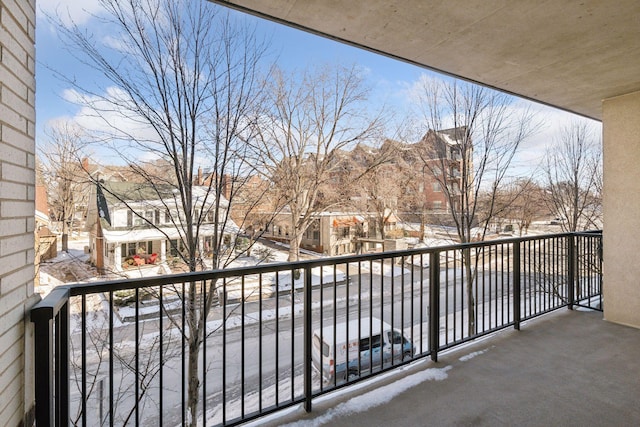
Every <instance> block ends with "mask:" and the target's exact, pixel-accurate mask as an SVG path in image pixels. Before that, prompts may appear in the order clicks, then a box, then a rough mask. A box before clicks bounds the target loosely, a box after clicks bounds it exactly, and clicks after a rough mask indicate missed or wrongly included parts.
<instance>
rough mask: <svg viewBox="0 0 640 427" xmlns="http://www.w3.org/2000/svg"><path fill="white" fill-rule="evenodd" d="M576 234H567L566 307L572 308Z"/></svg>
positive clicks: (575, 265)
mask: <svg viewBox="0 0 640 427" xmlns="http://www.w3.org/2000/svg"><path fill="white" fill-rule="evenodd" d="M577 253H578V251H576V236H575V234H570V235H568V236H567V307H568V308H569V310H573V305H574V304H575V286H576V267H577V260H576V255H577Z"/></svg>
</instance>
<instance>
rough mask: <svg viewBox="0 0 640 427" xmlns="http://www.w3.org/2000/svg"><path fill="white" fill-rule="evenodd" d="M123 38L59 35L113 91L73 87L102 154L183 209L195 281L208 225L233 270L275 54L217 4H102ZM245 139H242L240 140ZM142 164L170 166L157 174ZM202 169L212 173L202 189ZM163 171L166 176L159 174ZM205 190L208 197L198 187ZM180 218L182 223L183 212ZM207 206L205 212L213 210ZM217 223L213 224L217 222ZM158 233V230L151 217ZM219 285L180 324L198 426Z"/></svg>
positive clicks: (185, 253)
mask: <svg viewBox="0 0 640 427" xmlns="http://www.w3.org/2000/svg"><path fill="white" fill-rule="evenodd" d="M101 3H102V5H103V6H104V10H105V12H106V14H104V15H100V19H102V20H103V22H106V23H107V24H108V25H110V30H111V31H112V34H113V35H112V36H111V37H110V38H109V39H108V40H107V43H106V44H99V43H98V41H97V40H96V39H94V38H93V37H92V36H90V35H87V34H86V33H85V32H84V31H83V30H82V29H81V28H79V27H77V26H75V25H73V24H72V25H70V26H66V27H65V26H64V25H63V24H60V29H61V32H62V34H63V35H64V36H66V40H67V42H68V45H69V47H70V51H72V52H73V53H74V54H75V55H76V56H77V57H78V58H79V59H80V60H81V61H82V62H83V63H85V64H86V65H88V66H89V67H91V68H92V69H93V70H95V71H96V72H97V73H98V74H100V75H102V76H103V77H104V78H105V79H106V81H107V82H108V85H109V86H108V87H101V88H99V89H98V90H88V89H87V88H86V87H81V86H78V84H77V83H76V82H75V81H74V80H73V79H68V80H67V81H68V82H69V83H71V84H73V85H74V86H75V87H76V89H77V90H78V92H79V93H80V94H81V95H79V99H80V102H82V103H83V104H84V105H85V107H87V108H88V109H89V110H90V111H91V112H92V115H93V116H94V117H96V118H98V119H100V120H101V122H102V124H103V129H102V130H103V131H104V135H102V137H103V139H102V142H103V144H102V145H103V146H104V145H106V143H108V144H109V145H110V146H111V147H112V148H113V149H114V150H115V151H116V152H117V153H120V154H121V155H122V157H123V158H125V159H126V160H127V163H129V164H130V165H131V168H132V169H133V170H135V171H136V172H137V173H138V175H139V177H140V179H141V180H142V181H143V182H145V183H146V184H147V185H148V187H149V188H152V189H155V191H156V193H157V199H158V200H160V201H164V200H167V198H166V189H167V188H171V189H172V193H173V194H174V197H173V198H172V199H171V200H168V201H167V204H166V208H167V209H168V210H169V212H170V214H171V222H172V223H173V224H174V226H175V227H176V229H177V230H179V232H180V240H181V242H182V247H183V248H184V250H182V251H180V252H179V256H181V257H182V259H183V261H184V263H185V264H186V265H187V268H188V269H189V270H190V271H194V270H196V269H198V268H199V267H200V265H201V262H200V261H201V259H200V257H201V253H202V251H201V250H200V249H201V248H200V247H199V241H200V239H199V237H200V231H201V225H202V224H203V222H205V220H206V219H207V218H209V217H211V216H212V217H213V221H214V224H215V230H216V232H215V235H214V237H213V241H212V248H211V249H212V251H211V252H212V254H213V255H212V264H213V267H214V268H219V267H223V266H225V265H228V263H229V262H231V261H232V259H233V256H234V255H233V254H234V251H229V250H225V248H226V247H227V243H230V244H233V243H234V242H235V241H236V239H231V241H230V242H225V238H224V235H225V234H226V233H237V232H238V231H239V230H241V229H242V224H238V227H234V224H233V223H232V221H231V220H230V217H229V215H230V214H229V212H230V210H231V205H232V204H233V203H234V200H233V199H234V195H235V194H236V193H237V192H238V191H239V189H240V188H241V187H242V186H243V185H244V183H245V182H246V180H247V179H248V178H247V175H246V172H247V171H246V170H245V167H244V165H245V163H244V161H243V156H244V153H243V150H244V147H245V142H246V141H250V140H251V137H252V136H251V133H250V132H251V129H250V127H249V124H250V123H252V119H251V117H252V116H253V115H254V112H255V110H256V109H257V106H256V103H257V102H258V101H259V94H260V93H261V91H260V90H259V89H260V86H259V84H260V82H261V81H262V80H263V79H259V78H258V74H257V70H258V64H259V63H260V62H261V61H262V60H263V59H264V57H265V53H266V50H267V46H268V45H267V43H266V42H265V41H264V40H261V39H259V38H258V37H257V36H256V34H255V31H254V28H252V27H250V26H248V25H247V24H245V23H243V22H240V21H234V20H232V19H231V18H230V16H229V15H228V13H227V12H223V11H222V9H221V8H218V7H216V6H214V5H211V4H209V3H208V2H201V1H198V2H193V1H186V0H184V1H174V0H145V1H137V0H136V1H134V0H130V1H116V0H103V1H102V2H101ZM240 135H242V138H240ZM143 158H147V159H148V158H152V159H153V160H154V161H158V160H160V161H162V162H164V164H165V165H166V167H165V168H162V169H161V173H154V168H151V167H149V166H150V165H149V164H148V163H145V162H144V161H143V160H142V159H143ZM199 162H202V163H204V164H202V166H203V167H204V168H205V169H206V170H208V172H209V173H208V174H207V179H206V180H204V181H203V182H197V168H198V166H199ZM155 170H157V169H155ZM196 186H197V187H198V189H197V191H196V188H195V187H196ZM174 206H177V207H178V209H177V211H174V209H171V208H173V207H174ZM202 206H206V207H207V208H206V209H202V208H201V207H202ZM211 214H212V215H211ZM140 219H141V220H142V221H144V222H145V223H147V224H148V225H149V226H154V224H153V223H152V222H151V221H149V220H148V219H147V218H143V217H140ZM216 286H217V284H216V283H215V281H212V282H211V283H210V284H209V285H208V290H207V292H206V299H204V301H202V302H200V301H199V299H198V298H199V294H200V293H199V292H200V291H199V290H198V289H197V288H198V287H197V286H196V284H195V283H190V284H189V285H188V286H187V289H186V292H185V293H184V295H182V298H184V299H185V300H186V304H185V305H186V307H187V314H186V324H184V325H183V324H182V323H181V320H179V319H177V320H176V319H174V320H172V321H175V325H176V327H178V328H179V329H180V330H181V332H182V333H183V334H184V336H185V338H186V341H187V347H188V362H187V365H188V374H187V375H188V397H187V400H188V401H187V405H188V408H189V415H190V419H189V421H188V422H189V424H191V425H195V424H196V420H197V406H198V401H199V390H200V379H199V378H200V377H201V374H202V373H200V372H199V365H198V356H199V353H200V349H201V345H202V342H203V338H204V330H205V322H206V320H207V316H208V314H209V312H210V310H211V307H212V304H213V301H214V298H215V297H216V292H215V290H216Z"/></svg>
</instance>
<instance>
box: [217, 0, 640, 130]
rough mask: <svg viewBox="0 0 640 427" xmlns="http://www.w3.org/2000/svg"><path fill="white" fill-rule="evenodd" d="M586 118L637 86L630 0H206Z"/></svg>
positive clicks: (639, 5) (636, 36)
mask: <svg viewBox="0 0 640 427" xmlns="http://www.w3.org/2000/svg"><path fill="white" fill-rule="evenodd" d="M213 1H215V2H217V3H221V4H227V5H231V6H232V7H236V8H239V9H242V10H246V11H248V12H250V13H254V14H257V15H260V16H264V17H267V18H269V19H273V20H276V21H278V22H281V23H284V24H287V25H291V26H294V27H299V28H304V29H306V30H308V31H311V32H314V33H317V34H320V35H323V36H326V37H329V38H333V39H337V40H340V41H344V42H346V43H350V44H353V45H356V46H360V47H363V48H365V49H369V50H372V51H374V52H378V53H382V54H385V55H388V56H391V57H394V58H398V59H401V60H405V61H408V62H411V63H414V64H417V65H421V66H425V67H429V68H432V69H436V70H439V71H443V72H446V73H450V74H453V75H456V76H460V77H463V78H466V79H469V80H472V81H476V82H481V83H483V84H485V85H489V86H492V87H495V88H499V89H502V90H505V91H508V92H511V93H515V94H519V95H521V96H524V97H527V98H530V99H535V100H538V101H541V102H545V103H548V104H551V105H555V106H558V107H560V108H564V109H567V110H570V111H574V112H578V113H580V114H584V115H587V116H590V117H593V118H597V119H600V118H601V117H602V100H603V99H607V98H611V97H613V96H618V95H622V94H626V93H630V92H635V91H637V90H640V73H639V71H640V43H638V40H640V25H639V23H638V16H640V2H638V1H637V0H615V1H614V0H582V1H579V2H578V1H573V2H568V1H553V0H546V1H505V0H486V1H476V2H469V1H466V0H448V1H433V0H411V1H407V0H368V1H353V0H333V1H326V0H322V1H320V0H315V1H313V0H305V1H300V0H213Z"/></svg>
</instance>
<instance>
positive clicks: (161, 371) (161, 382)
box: [158, 285, 164, 426]
mask: <svg viewBox="0 0 640 427" xmlns="http://www.w3.org/2000/svg"><path fill="white" fill-rule="evenodd" d="M163 289H164V287H163V286H162V285H160V286H159V288H158V300H159V304H158V310H159V313H158V315H159V321H158V328H159V330H160V336H159V339H160V341H159V344H160V366H159V367H158V371H159V372H158V375H159V376H160V377H159V390H158V393H159V399H160V401H159V402H158V403H159V408H158V409H159V411H160V414H159V416H158V425H160V426H162V413H163V412H164V409H163V408H164V402H163V400H164V399H163V392H164V358H163V355H162V349H163V346H164V339H163V335H164V333H163V332H164V331H163V325H162V324H163V322H162V320H163V319H162V317H163V316H162V304H163V302H162V291H163Z"/></svg>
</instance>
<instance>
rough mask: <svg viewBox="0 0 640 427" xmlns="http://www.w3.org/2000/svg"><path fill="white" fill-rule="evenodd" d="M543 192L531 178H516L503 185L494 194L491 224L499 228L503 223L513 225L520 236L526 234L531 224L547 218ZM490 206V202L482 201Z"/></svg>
mask: <svg viewBox="0 0 640 427" xmlns="http://www.w3.org/2000/svg"><path fill="white" fill-rule="evenodd" d="M546 199H547V198H546V194H545V190H544V189H543V188H542V187H540V186H539V185H538V184H537V183H536V182H535V181H533V180H532V179H531V178H517V179H515V180H513V181H511V182H508V183H505V184H504V185H503V186H502V187H501V188H500V189H498V191H497V192H496V194H495V198H494V202H493V205H494V206H495V207H494V215H493V221H492V224H494V225H495V226H496V227H498V228H500V225H501V224H502V223H503V222H504V221H508V222H509V223H510V224H512V225H513V224H515V225H516V226H517V228H518V232H519V234H520V236H522V235H523V234H526V233H527V232H528V230H529V227H530V226H531V223H532V222H533V221H534V220H536V219H538V218H542V217H545V216H548V213H549V212H548V209H547V207H546ZM483 201H485V202H486V204H487V205H491V201H490V200H484V199H483Z"/></svg>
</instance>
